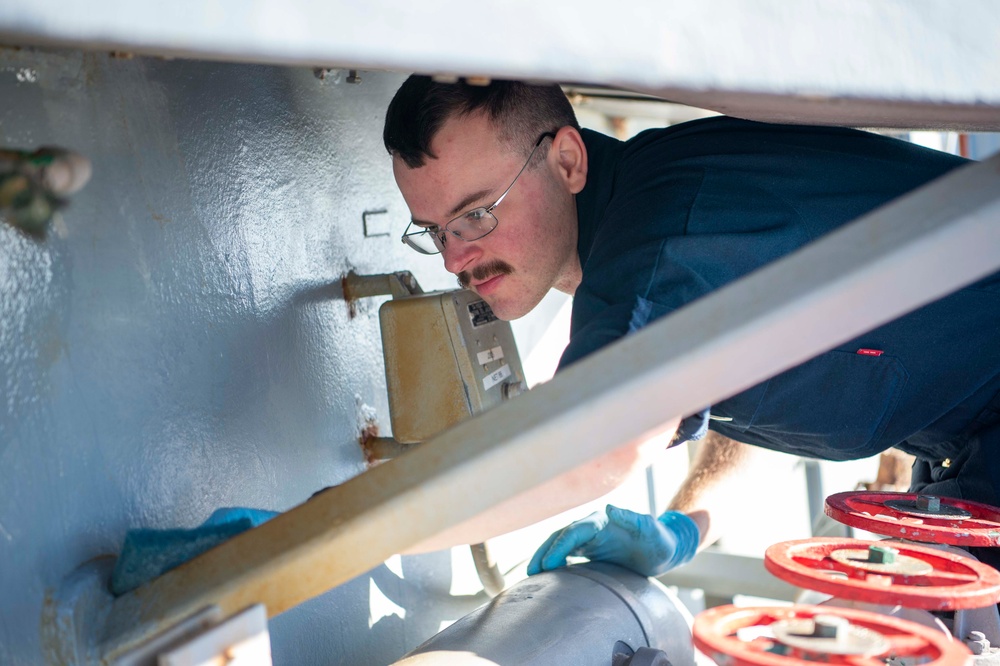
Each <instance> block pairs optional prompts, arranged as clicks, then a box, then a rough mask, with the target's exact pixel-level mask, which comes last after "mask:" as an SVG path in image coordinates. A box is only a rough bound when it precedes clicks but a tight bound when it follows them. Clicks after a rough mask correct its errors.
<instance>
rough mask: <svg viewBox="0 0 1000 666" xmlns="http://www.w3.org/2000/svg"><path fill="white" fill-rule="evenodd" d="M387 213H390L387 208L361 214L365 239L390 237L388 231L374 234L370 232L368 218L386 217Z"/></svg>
mask: <svg viewBox="0 0 1000 666" xmlns="http://www.w3.org/2000/svg"><path fill="white" fill-rule="evenodd" d="M387 212H389V211H388V210H387V209H385V208H378V209H376V210H366V211H365V212H363V213H361V225H362V227H363V228H364V232H365V238H380V237H382V236H388V235H390V234H389V232H388V231H382V232H379V233H373V232H370V231H369V230H368V217H369V216H370V215H385V214H386V213H387Z"/></svg>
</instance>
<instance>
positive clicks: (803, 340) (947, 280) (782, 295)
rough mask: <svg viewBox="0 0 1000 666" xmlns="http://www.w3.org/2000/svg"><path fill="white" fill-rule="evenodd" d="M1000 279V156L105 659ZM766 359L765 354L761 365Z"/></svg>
mask: <svg viewBox="0 0 1000 666" xmlns="http://www.w3.org/2000/svg"><path fill="white" fill-rule="evenodd" d="M998 267H1000V157H995V158H993V159H992V160H990V161H988V162H984V163H982V164H975V165H970V166H968V167H964V168H962V169H960V170H957V171H955V172H952V173H951V174H949V175H947V176H945V177H944V178H942V179H940V180H938V181H936V182H934V183H932V184H930V185H928V186H926V187H925V188H923V189H921V190H920V191H917V192H914V193H911V194H909V195H907V196H905V197H903V198H901V199H899V200H897V201H896V202H894V203H892V204H890V205H889V206H886V207H884V208H882V209H880V210H878V211H875V212H873V213H871V214H869V215H867V216H865V217H863V218H861V219H859V220H857V221H856V222H854V223H852V224H850V225H847V226H846V227H844V228H842V229H840V230H838V231H836V232H834V233H832V234H830V235H828V236H826V237H824V238H823V239H820V240H819V241H817V242H815V243H813V244H811V245H809V246H807V247H805V248H803V249H801V250H800V251H798V252H796V253H794V254H792V255H789V256H788V257H786V258H784V259H781V260H779V261H777V262H775V263H773V264H770V265H768V266H766V267H764V268H763V269H761V270H759V271H757V272H756V273H754V274H752V275H750V276H748V277H746V278H745V279H743V280H740V281H738V282H736V283H733V284H731V285H729V286H727V287H725V288H723V289H720V290H719V291H717V292H715V293H714V294H711V295H709V296H707V297H705V298H703V299H701V300H699V301H697V302H695V303H693V304H691V305H690V306H688V307H685V308H683V309H682V310H680V311H678V312H677V313H675V314H674V315H671V316H670V317H668V318H666V319H664V320H662V321H659V322H657V323H654V324H653V325H651V326H649V327H647V328H646V329H644V330H642V331H640V332H639V333H638V334H636V335H634V336H630V337H628V338H626V339H624V340H621V341H619V342H618V343H616V344H614V345H611V346H609V347H608V348H606V349H604V350H602V351H601V352H599V353H597V354H594V355H593V356H591V357H588V358H587V359H584V360H583V361H581V362H579V363H578V364H575V365H574V366H572V367H570V368H568V369H567V370H566V371H565V372H563V373H561V374H560V375H558V376H556V378H555V379H553V380H552V381H551V382H549V383H548V384H545V385H542V386H540V387H538V388H536V389H535V390H533V391H531V392H530V393H528V394H527V395H526V396H525V397H522V398H519V399H517V400H514V401H512V402H509V403H506V404H504V405H502V406H501V407H498V408H496V409H494V410H492V411H489V412H486V413H485V414H482V415H480V416H478V417H476V418H473V419H470V420H468V421H465V422H463V423H461V424H459V425H458V426H456V427H455V428H453V429H451V430H449V431H447V432H445V433H443V434H441V435H440V436H438V437H436V438H434V439H433V440H430V441H428V442H427V443H425V444H423V445H421V446H419V447H415V448H414V449H413V450H411V451H408V452H407V453H405V454H404V455H402V456H400V457H399V458H396V459H394V460H391V461H389V462H387V463H385V464H383V465H380V466H379V467H376V468H374V469H372V470H370V471H368V472H366V473H364V474H362V475H360V476H358V477H356V478H354V479H352V480H350V481H348V482H347V483H345V484H343V485H341V486H338V487H335V488H331V489H329V490H327V491H326V492H324V493H322V494H321V495H318V496H316V497H315V498H313V499H311V500H310V501H308V502H306V503H305V504H303V505H301V506H299V507H297V508H295V509H293V510H291V511H289V512H288V513H285V514H283V515H281V516H279V517H277V518H275V519H273V520H272V521H270V522H268V523H266V524H264V525H263V526H261V527H258V528H256V529H253V530H250V531H249V532H246V533H244V534H242V535H240V536H238V537H236V538H234V539H232V540H231V541H229V542H227V543H225V544H223V545H221V546H219V547H218V548H215V549H214V550H211V551H209V552H207V553H205V554H204V555H202V556H200V557H198V558H196V559H195V560H193V561H191V562H189V563H187V564H185V565H183V566H181V567H179V568H178V569H175V570H174V571H171V572H169V573H167V574H166V575H164V576H162V577H160V578H159V579H157V580H155V581H153V582H152V583H150V584H149V585H146V586H144V587H142V588H140V589H138V590H136V591H135V592H133V593H130V594H129V595H126V596H123V597H121V598H120V599H118V600H117V601H116V602H115V604H114V607H113V608H112V611H111V615H110V618H109V622H108V624H107V627H106V636H105V643H104V653H105V655H107V656H113V655H115V654H119V653H120V652H121V650H122V649H124V648H125V647H127V646H129V645H131V644H134V643H135V642H136V641H138V640H140V639H142V638H143V637H145V636H149V635H151V634H152V633H154V632H156V631H157V630H159V629H161V628H165V627H167V626H170V625H172V624H174V623H175V622H177V621H179V620H180V619H182V618H184V617H186V616H188V615H191V614H192V613H194V612H196V611H198V610H199V609H201V608H204V607H205V606H209V605H211V604H216V605H218V606H219V607H220V608H221V609H222V610H223V613H224V614H225V615H230V614H232V613H235V612H237V611H239V610H241V609H243V608H246V607H247V606H249V605H251V604H254V603H263V604H265V605H266V606H267V609H268V612H269V613H270V614H272V615H274V614H278V613H281V612H283V611H285V610H287V609H288V608H291V607H293V606H295V605H297V604H300V603H302V602H304V601H306V600H308V599H310V598H312V597H314V596H317V595H319V594H321V593H323V592H325V591H326V590H329V589H331V588H333V587H335V586H337V585H340V584H341V583H343V582H345V581H347V580H349V579H351V578H353V577H355V576H357V575H359V574H361V573H363V572H365V571H367V570H369V569H371V568H372V567H374V566H376V565H378V564H379V563H380V562H382V561H383V560H385V559H386V558H387V557H389V556H390V555H392V554H393V553H397V552H400V551H402V550H404V549H406V548H407V547H409V546H411V545H413V544H416V543H418V542H420V541H422V540H424V539H426V538H428V537H431V536H433V535H435V534H437V533H438V532H440V531H442V530H444V529H446V528H448V527H451V526H453V525H456V524H459V523H461V522H463V521H465V520H467V519H469V518H471V517H473V516H475V515H476V514H478V513H481V512H482V511H484V510H486V509H488V508H490V507H492V506H494V505H496V504H498V503H500V502H502V501H503V500H506V499H508V498H510V497H512V496H514V495H516V494H518V493H521V492H523V491H527V490H529V489H531V488H533V487H535V486H537V485H539V484H541V483H543V482H544V481H546V480H548V479H551V478H553V477H555V476H557V475H560V474H562V473H565V472H567V471H569V470H571V469H573V468H575V467H577V466H579V465H582V464H584V463H586V462H588V461H590V460H593V459H595V458H597V457H599V456H601V455H602V454H605V453H608V452H609V451H611V450H613V449H615V448H617V447H619V446H620V445H622V444H624V443H626V442H629V441H632V440H634V439H636V438H638V437H642V436H643V435H645V434H648V433H651V432H654V431H656V430H657V429H658V428H660V427H661V426H662V424H663V423H664V422H665V421H667V420H668V419H670V418H673V417H676V416H679V415H684V414H688V413H691V412H694V411H696V410H698V409H700V408H701V407H703V406H704V405H707V404H712V403H714V402H717V401H718V400H720V399H722V398H725V397H727V396H729V395H731V394H733V393H736V392H738V391H740V390H742V389H743V388H745V387H748V386H752V385H754V384H756V383H758V382H760V381H762V380H764V379H766V378H767V377H770V376H772V375H774V374H776V373H778V372H780V371H782V370H785V369H787V368H789V367H792V366H794V365H797V364H798V363H800V362H802V361H805V360H806V359H808V358H810V357H812V356H814V355H816V354H818V353H820V352H822V351H825V350H826V349H829V348H830V347H832V346H835V345H837V344H839V343H841V342H843V341H845V340H848V339H850V338H852V337H855V336H857V335H859V334H861V333H862V332H864V331H866V330H869V329H871V328H873V327H875V326H878V325H880V324H882V323H884V322H887V321H889V320H892V319H895V318H896V317H898V316H900V315H902V314H904V313H906V312H908V311H910V310H913V309H915V308H917V307H919V306H921V305H923V304H925V303H928V302H930V301H932V300H935V299H937V298H939V297H941V296H943V295H945V294H947V293H949V292H951V291H953V290H955V289H957V288H959V287H961V286H963V285H966V284H968V283H970V282H973V281H975V280H976V279H978V278H980V277H983V276H985V275H988V274H989V273H991V272H993V271H995V270H997V268H998ZM748 350H752V352H753V353H747V352H748Z"/></svg>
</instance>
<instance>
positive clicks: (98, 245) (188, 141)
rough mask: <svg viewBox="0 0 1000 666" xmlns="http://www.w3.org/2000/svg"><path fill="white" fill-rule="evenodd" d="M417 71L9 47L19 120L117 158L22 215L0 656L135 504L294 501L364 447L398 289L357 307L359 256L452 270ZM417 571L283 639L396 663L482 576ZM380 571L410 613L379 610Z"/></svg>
mask: <svg viewBox="0 0 1000 666" xmlns="http://www.w3.org/2000/svg"><path fill="white" fill-rule="evenodd" d="M401 79H402V76H401V75H398V74H382V73H369V72H362V81H361V82H360V83H348V82H347V72H346V71H332V72H330V73H329V74H328V75H327V76H326V77H325V78H323V79H320V78H317V77H316V76H315V75H314V73H313V71H312V70H311V69H309V68H306V67H270V66H256V65H233V64H220V63H205V62H196V61H184V60H162V59H156V58H145V57H135V58H129V57H124V58H123V57H113V56H112V55H111V54H108V53H83V52H80V51H50V50H34V49H13V48H0V146H2V147H7V148H22V149H32V150H33V149H35V148H37V147H39V146H44V145H56V146H60V147H64V148H69V149H72V150H76V151H79V152H81V153H83V154H84V155H86V156H88V157H89V158H90V159H91V160H92V162H93V177H92V179H91V182H90V183H89V184H88V185H87V186H86V187H85V188H84V189H83V190H82V191H81V192H79V193H77V194H76V195H74V196H73V197H72V200H71V203H70V206H69V207H68V208H67V209H66V210H65V211H63V213H62V214H61V219H59V220H57V221H56V223H55V224H54V225H53V228H52V229H51V231H50V233H49V235H48V238H47V239H46V240H44V241H36V240H34V239H32V238H29V237H28V236H26V235H25V234H23V233H21V232H19V231H17V230H16V229H14V228H12V227H11V226H9V225H7V224H0V372H2V379H0V396H2V401H0V590H2V591H3V595H2V600H0V617H2V622H0V663H2V664H10V665H15V666H17V665H22V664H37V663H40V662H41V661H42V660H43V658H44V656H45V655H46V654H47V651H48V650H51V647H52V646H51V645H50V644H48V641H47V639H46V638H44V637H43V635H42V631H41V628H40V618H41V616H42V610H43V605H44V604H45V603H46V600H47V599H48V598H50V595H51V593H52V591H53V590H55V589H57V588H58V586H59V584H60V581H61V580H62V579H63V578H64V577H65V576H66V575H67V574H69V573H70V572H71V571H73V569H74V568H76V567H77V566H78V565H80V564H82V563H84V562H85V561H87V560H88V559H90V558H93V557H95V556H98V555H101V554H106V553H114V552H116V551H117V549H118V548H119V546H120V544H121V541H122V538H123V536H124V533H125V531H126V530H127V529H129V528H132V527H140V526H141V527H160V528H166V527H192V526H194V525H197V524H198V523H200V522H201V521H202V520H204V519H205V518H206V517H207V516H208V515H209V514H210V513H211V511H212V510H214V509H216V508H218V507H221V506H232V505H245V506H253V507H261V508H267V509H275V510H285V509H288V508H290V507H292V506H294V505H296V504H298V503H300V502H302V501H304V500H306V499H307V498H308V497H309V496H310V495H311V494H312V493H313V492H314V491H316V490H318V489H320V488H323V487H325V486H328V485H332V484H336V483H339V482H342V481H344V480H346V479H348V478H350V477H352V476H354V475H356V474H359V473H361V472H362V471H363V470H364V469H365V463H364V460H363V458H362V454H361V451H360V448H359V445H358V436H359V432H360V430H361V428H362V427H363V426H364V425H365V419H366V417H368V416H370V415H371V414H373V413H374V415H375V419H376V421H377V422H378V424H379V425H380V426H382V428H383V434H386V433H385V430H387V429H388V411H387V410H388V408H387V402H386V396H385V380H384V376H383V373H382V357H381V343H380V340H379V330H378V317H377V306H378V301H377V300H371V301H365V302H360V303H359V304H358V307H357V309H356V312H355V314H354V315H353V316H352V315H351V313H349V309H348V307H347V305H346V304H345V302H344V301H343V298H342V293H341V289H340V279H341V277H342V276H343V275H344V274H345V273H346V272H347V271H348V270H350V269H352V268H353V269H355V270H356V271H358V272H359V273H376V272H387V271H395V270H401V269H409V270H412V271H414V273H415V274H416V275H417V277H418V279H419V280H420V282H421V284H422V286H424V288H425V289H434V288H450V287H452V286H453V285H454V282H453V280H452V279H451V278H450V277H449V276H447V274H445V273H444V272H443V270H442V268H441V267H440V261H439V260H437V259H436V258H421V257H418V256H416V255H415V254H414V253H413V252H411V251H409V250H407V249H406V248H405V247H404V246H403V245H402V244H401V243H399V241H398V239H397V236H396V235H397V234H398V233H399V231H400V228H401V224H402V223H403V222H404V221H405V219H406V217H407V211H406V208H405V205H404V204H403V202H402V199H401V198H400V196H399V194H398V192H397V191H396V188H395V185H394V183H393V180H392V174H391V164H390V161H389V159H388V156H387V155H386V154H385V151H384V149H383V148H382V145H381V129H382V127H381V125H382V117H383V114H384V109H385V106H386V104H387V103H388V100H389V99H390V97H391V95H392V93H393V92H394V90H395V88H396V87H397V86H398V84H399V83H400V81H401ZM383 208H384V209H387V211H388V212H387V213H386V214H384V215H376V216H370V217H369V218H368V233H369V236H368V237H366V236H365V232H364V227H363V224H362V214H363V213H364V212H365V211H367V210H376V209H383ZM390 230H391V231H392V233H391V235H382V234H384V233H385V232H389V231H390ZM363 547H364V545H363V544H359V548H363ZM402 571H403V577H402V578H400V577H399V576H398V575H397V574H396V573H393V571H391V570H390V569H389V568H388V567H386V566H385V565H383V566H380V567H378V568H376V569H375V570H373V571H372V572H370V573H369V574H366V575H364V576H361V577H359V578H358V579H355V580H354V581H352V582H350V583H348V584H346V585H343V586H341V587H339V588H337V589H335V590H333V591H331V592H329V593H327V594H326V595H323V596H322V597H319V598H317V599H315V600H313V601H311V602H309V603H306V604H303V605H302V606H300V607H298V608H295V609H293V610H291V611H289V612H287V613H285V614H283V615H280V616H278V617H276V618H274V619H272V621H271V622H270V628H271V640H272V644H273V651H274V658H275V663H277V664H378V663H388V662H390V661H393V660H394V659H396V658H398V657H399V656H400V655H402V654H403V653H404V652H406V651H407V650H409V649H410V648H412V647H414V646H415V645H417V644H419V643H421V642H422V641H423V640H425V639H426V638H427V637H429V636H431V635H432V634H434V633H435V632H436V631H438V629H439V627H440V625H441V622H442V621H446V620H454V619H457V618H458V617H460V616H462V615H463V614H465V613H466V612H468V611H469V610H471V609H472V608H473V607H475V606H476V605H478V603H481V602H482V601H483V600H484V599H483V598H476V599H472V598H469V597H454V596H450V595H449V584H450V582H451V560H450V558H449V555H448V553H436V554H429V555H422V556H409V557H404V558H403V559H402ZM373 587H377V588H378V590H379V593H380V594H384V595H385V596H386V597H388V598H389V599H390V600H391V601H392V602H393V603H395V604H396V605H398V606H399V607H401V608H402V609H404V610H405V611H406V613H405V619H402V618H400V617H399V616H398V615H387V616H384V617H381V618H376V620H377V621H376V622H375V623H374V625H373V626H369V625H370V618H369V595H370V594H371V593H372V590H373Z"/></svg>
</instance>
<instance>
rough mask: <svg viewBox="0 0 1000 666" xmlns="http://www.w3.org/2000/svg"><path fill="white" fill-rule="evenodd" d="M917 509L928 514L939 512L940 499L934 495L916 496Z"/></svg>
mask: <svg viewBox="0 0 1000 666" xmlns="http://www.w3.org/2000/svg"><path fill="white" fill-rule="evenodd" d="M917 508H918V509H920V510H921V511H927V512H928V513H936V512H938V511H940V510H941V498H939V497H935V496H934V495H917Z"/></svg>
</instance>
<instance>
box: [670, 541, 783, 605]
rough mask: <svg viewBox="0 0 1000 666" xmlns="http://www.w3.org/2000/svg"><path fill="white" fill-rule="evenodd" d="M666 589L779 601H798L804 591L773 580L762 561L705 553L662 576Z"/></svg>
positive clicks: (775, 578)
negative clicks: (743, 595) (800, 593)
mask: <svg viewBox="0 0 1000 666" xmlns="http://www.w3.org/2000/svg"><path fill="white" fill-rule="evenodd" d="M657 580H659V581H660V582H661V583H663V584H664V585H676V586H677V587H680V588H685V589H692V590H695V589H700V590H703V591H704V592H705V596H706V597H707V596H713V597H729V598H732V596H733V594H745V595H749V596H753V597H764V598H766V599H776V600H778V601H795V598H796V597H797V596H798V594H799V592H801V590H800V589H799V588H797V587H795V586H794V585H791V584H790V583H786V582H785V581H783V580H781V579H780V578H777V577H775V576H772V575H771V573H770V572H769V571H768V570H767V569H765V568H764V560H763V559H761V558H759V557H749V556H746V555H734V554H732V553H724V552H721V551H717V550H705V551H702V552H700V553H698V555H697V556H696V557H695V558H694V559H693V560H691V561H690V562H688V563H687V564H685V565H684V566H682V567H680V568H679V569H674V570H673V571H669V572H667V573H665V574H663V575H662V576H658V577H657Z"/></svg>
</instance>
